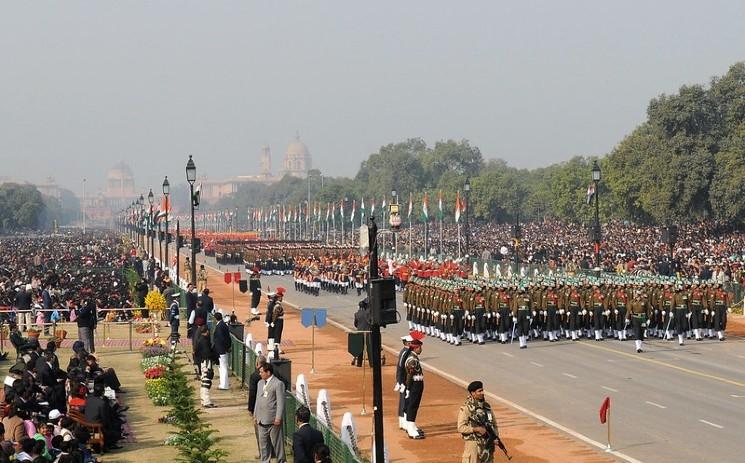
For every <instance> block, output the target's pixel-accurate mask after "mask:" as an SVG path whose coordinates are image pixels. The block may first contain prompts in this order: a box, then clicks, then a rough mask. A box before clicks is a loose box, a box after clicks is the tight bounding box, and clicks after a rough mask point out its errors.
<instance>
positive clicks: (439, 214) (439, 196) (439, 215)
mask: <svg viewBox="0 0 745 463" xmlns="http://www.w3.org/2000/svg"><path fill="white" fill-rule="evenodd" d="M443 217H444V214H443V212H442V190H440V191H439V192H438V193H437V218H438V219H440V220H442V218H443Z"/></svg>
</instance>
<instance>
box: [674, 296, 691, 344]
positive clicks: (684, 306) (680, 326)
mask: <svg viewBox="0 0 745 463" xmlns="http://www.w3.org/2000/svg"><path fill="white" fill-rule="evenodd" d="M688 304H689V300H688V292H687V291H686V290H685V289H684V288H683V285H678V286H676V287H675V295H674V296H673V307H674V310H675V312H674V316H673V323H674V324H675V331H676V333H677V334H678V345H680V346H682V345H683V344H684V339H685V335H686V331H687V328H688V316H689V305H688Z"/></svg>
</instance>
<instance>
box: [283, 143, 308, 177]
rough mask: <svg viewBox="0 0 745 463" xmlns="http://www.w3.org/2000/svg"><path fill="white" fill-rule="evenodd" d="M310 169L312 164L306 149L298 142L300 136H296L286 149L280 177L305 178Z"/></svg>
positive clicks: (303, 144)
mask: <svg viewBox="0 0 745 463" xmlns="http://www.w3.org/2000/svg"><path fill="white" fill-rule="evenodd" d="M311 168H312V164H311V158H310V152H309V151H308V147H307V146H305V143H303V142H301V141H300V135H296V136H295V141H293V142H292V143H290V145H289V146H288V147H287V152H286V153H285V159H284V162H283V164H282V171H281V172H280V176H282V177H284V176H285V175H292V176H293V177H300V178H305V177H306V176H307V175H308V171H309V170H310V169H311Z"/></svg>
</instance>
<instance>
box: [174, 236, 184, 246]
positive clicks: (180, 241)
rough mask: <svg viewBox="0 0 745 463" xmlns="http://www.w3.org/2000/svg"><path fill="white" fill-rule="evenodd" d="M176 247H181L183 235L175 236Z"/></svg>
mask: <svg viewBox="0 0 745 463" xmlns="http://www.w3.org/2000/svg"><path fill="white" fill-rule="evenodd" d="M176 247H177V248H183V247H184V237H183V236H181V235H178V236H177V237H176Z"/></svg>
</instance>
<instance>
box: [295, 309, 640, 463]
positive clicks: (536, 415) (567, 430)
mask: <svg viewBox="0 0 745 463" xmlns="http://www.w3.org/2000/svg"><path fill="white" fill-rule="evenodd" d="M288 304H289V303H288ZM289 305H292V304H289ZM293 307H294V308H295V309H296V310H299V309H298V308H297V306H294V305H293ZM326 321H328V323H329V324H331V325H332V326H335V327H336V328H338V329H340V330H342V331H344V332H347V333H348V332H352V331H353V330H351V329H349V328H347V327H346V326H344V325H342V324H341V323H339V322H337V321H335V320H333V319H330V318H327V319H326ZM381 347H382V348H383V349H384V350H386V351H388V353H390V354H392V355H397V354H398V349H397V348H393V347H390V346H386V345H385V344H384V345H382V346H381ZM503 353H504V352H503ZM422 366H423V367H424V368H426V369H427V370H429V371H431V372H433V373H435V374H438V375H440V376H441V377H443V378H447V379H448V380H450V381H451V382H453V383H455V384H460V385H461V386H462V387H466V386H468V383H467V382H465V381H463V380H462V379H460V378H458V377H456V376H454V375H452V374H450V373H447V372H446V371H444V370H441V369H439V368H437V367H433V366H431V365H428V364H427V363H426V362H422ZM486 395H487V396H489V397H491V398H492V399H494V400H496V401H497V402H501V403H503V404H505V405H507V406H509V407H512V408H514V409H515V410H517V411H519V412H521V413H524V414H525V415H528V416H530V417H533V418H534V419H536V420H538V421H541V422H543V423H545V424H546V425H548V426H551V427H553V428H554V429H558V430H559V431H561V432H564V433H566V434H569V435H570V436H572V437H574V438H575V439H578V440H580V441H582V442H584V443H586V444H588V445H591V446H593V447H595V448H597V449H599V450H601V451H604V452H607V447H608V444H607V443H604V442H598V441H596V440H594V439H591V438H589V437H587V436H585V435H584V434H582V433H580V432H578V431H575V430H574V429H572V428H569V427H567V426H564V425H562V424H560V423H557V422H556V421H554V420H552V419H550V418H548V417H545V416H543V415H541V414H539V413H536V412H534V411H532V410H530V409H528V408H525V407H523V406H522V405H519V404H517V403H515V402H513V401H511V400H509V399H506V398H504V397H501V396H498V395H496V394H493V393H491V392H487V393H486ZM608 453H610V454H611V455H613V456H615V457H617V458H620V459H621V460H623V461H626V462H628V463H643V462H642V461H641V460H637V459H636V458H634V457H632V456H630V455H626V454H625V453H622V452H619V451H618V450H611V451H610V452H608Z"/></svg>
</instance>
